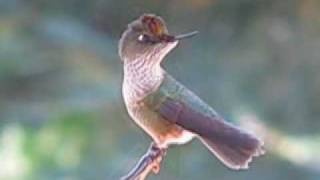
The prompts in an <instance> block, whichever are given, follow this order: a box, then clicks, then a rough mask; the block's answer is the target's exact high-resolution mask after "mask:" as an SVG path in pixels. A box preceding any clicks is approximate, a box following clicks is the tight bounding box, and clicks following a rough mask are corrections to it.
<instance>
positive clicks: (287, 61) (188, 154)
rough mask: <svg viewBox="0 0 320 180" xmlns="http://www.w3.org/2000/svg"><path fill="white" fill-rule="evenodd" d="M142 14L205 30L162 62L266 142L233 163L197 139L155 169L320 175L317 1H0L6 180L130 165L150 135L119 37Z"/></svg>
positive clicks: (96, 172) (53, 179)
mask: <svg viewBox="0 0 320 180" xmlns="http://www.w3.org/2000/svg"><path fill="white" fill-rule="evenodd" d="M145 12H148V13H156V14H158V15H160V16H162V17H163V18H164V19H165V20H166V21H167V24H168V27H169V30H170V31H171V32H172V33H173V34H178V33H183V32H188V31H191V30H198V31H199V32H200V34H199V35H198V36H196V37H195V38H192V39H190V40H186V41H183V42H181V43H180V45H179V46H178V48H177V49H176V50H174V52H172V53H171V54H170V55H169V56H168V57H167V60H166V61H165V63H164V66H165V68H166V69H167V70H168V71H169V72H170V73H171V74H173V76H174V77H176V78H177V79H178V80H179V81H181V82H182V83H183V84H185V85H186V86H187V87H189V88H190V89H191V90H193V91H194V92H195V93H197V94H198V95H199V96H200V97H201V98H203V99H204V100H205V101H206V102H208V103H209V104H210V105H212V106H213V107H215V109H216V110H217V111H218V112H220V113H221V114H222V115H224V116H225V117H226V118H227V119H230V120H232V121H234V122H236V123H239V124H240V125H243V126H246V127H247V128H248V129H250V128H251V130H252V131H256V132H257V133H258V134H260V135H261V136H262V137H263V138H265V140H266V148H267V150H268V153H267V154H266V155H265V156H264V157H262V158H259V159H257V160H256V161H255V162H253V164H252V165H251V168H250V170H248V171H241V172H234V171H230V170H228V169H227V168H225V167H224V166H222V165H221V163H220V162H218V160H216V158H214V157H213V156H212V155H211V154H210V153H209V152H208V151H207V150H206V149H205V148H204V146H202V145H201V143H200V142H199V141H193V142H192V143H190V144H187V145H184V146H180V147H173V148H172V149H170V150H169V152H168V155H167V157H166V159H165V160H164V162H163V164H162V170H161V173H160V175H157V176H151V177H150V179H155V180H162V179H163V180H182V179H186V180H193V179H201V180H209V179H210V180H212V179H216V180H232V179H237V180H248V179H259V180H289V179H297V180H299V179H303V180H319V179H320V130H319V129H320V1H318V0H304V1H301V0H300V1H299V0H237V1H232V0H215V1H210V0H185V1H179V0H167V1H165V0H162V1H161V0H145V1H138V0H130V1H120V0H118V1H114V0H91V1H89V0H87V1H85V0H69V1H64V0H55V1H50V0H28V1H23V0H0V179H1V180H91V179H94V180H95V179H96V180H102V179H104V180H105V179H107V180H109V179H110V180H113V179H119V177H120V176H121V175H124V174H125V173H127V172H128V171H129V170H130V168H132V167H133V166H134V165H135V163H136V162H137V160H138V159H139V158H140V156H141V155H142V154H143V153H144V152H145V151H146V149H147V147H148V146H149V143H150V138H149V137H147V136H146V135H145V134H144V133H143V132H142V131H141V129H139V128H138V127H137V126H136V125H135V124H134V123H133V122H132V121H131V120H130V118H129V116H128V115H127V112H126V110H125V107H124V104H123V101H122V97H121V79H122V64H121V61H120V59H119V57H118V53H117V45H118V40H119V37H120V35H121V33H122V32H123V30H124V29H125V28H126V25H127V24H128V23H129V22H131V21H132V20H134V19H135V18H137V17H138V16H140V15H141V14H142V13H145Z"/></svg>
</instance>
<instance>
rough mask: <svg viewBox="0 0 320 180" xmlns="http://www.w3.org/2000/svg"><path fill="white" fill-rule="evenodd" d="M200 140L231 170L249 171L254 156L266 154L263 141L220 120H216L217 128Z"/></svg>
mask: <svg viewBox="0 0 320 180" xmlns="http://www.w3.org/2000/svg"><path fill="white" fill-rule="evenodd" d="M200 139H201V141H202V142H203V143H204V144H205V145H206V146H207V147H208V149H209V150H210V151H211V152H212V153H213V154H215V155H216V156H217V157H218V159H219V160H221V161H222V162H223V163H224V164H225V165H226V166H228V167H229V168H231V169H236V170H238V169H247V168H248V167H249V166H248V165H249V163H250V162H251V160H252V158H253V157H254V156H259V155H261V154H263V153H264V150H263V142H262V141H260V140H259V139H258V138H256V137H255V136H254V135H251V134H250V133H248V132H245V131H244V130H241V129H239V128H236V127H234V126H233V125H231V124H229V123H227V122H224V121H220V120H216V121H215V128H212V129H211V130H210V131H208V132H207V133H205V134H202V136H200Z"/></svg>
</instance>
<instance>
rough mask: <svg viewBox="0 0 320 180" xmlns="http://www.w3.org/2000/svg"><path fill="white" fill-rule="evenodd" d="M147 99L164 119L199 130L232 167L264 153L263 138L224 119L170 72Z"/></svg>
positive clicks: (218, 155)
mask: <svg viewBox="0 0 320 180" xmlns="http://www.w3.org/2000/svg"><path fill="white" fill-rule="evenodd" d="M145 102H146V104H147V105H149V106H150V108H152V109H153V110H154V111H156V112H157V113H159V114H160V116H162V117H163V118H164V119H166V120H168V121H170V122H172V123H175V124H177V125H179V126H181V127H183V128H184V129H186V130H188V131H190V132H193V133H195V134H197V135H198V136H199V137H200V138H201V140H202V141H203V142H204V143H205V144H206V145H207V147H208V148H209V149H210V150H211V151H212V152H213V153H214V154H215V155H216V156H217V157H218V158H219V159H220V160H221V161H222V162H224V163H225V164H226V165H227V166H228V167H230V168H232V169H243V168H247V167H248V163H249V162H250V161H251V159H252V157H253V156H257V155H260V154H261V153H262V142H261V141H259V140H258V139H257V138H256V137H255V136H253V135H251V134H249V133H247V132H246V131H243V130H241V129H239V128H236V127H235V126H233V125H232V124H230V123H228V122H226V121H224V120H223V118H222V117H221V116H219V115H218V114H217V113H216V112H215V111H214V110H213V109H212V108H211V107H210V106H209V105H207V104H206V103H205V102H203V101H202V100H201V99H200V98H199V97H198V96H196V95H195V94H194V93H192V92H191V91H190V90H188V89H187V88H185V87H184V86H183V85H182V84H180V83H179V82H177V81H176V80H175V79H173V78H172V77H171V76H169V75H166V76H165V78H164V81H163V82H162V84H161V85H160V87H159V89H158V90H157V91H155V92H154V93H152V94H150V95H149V96H148V97H147V98H146V99H145Z"/></svg>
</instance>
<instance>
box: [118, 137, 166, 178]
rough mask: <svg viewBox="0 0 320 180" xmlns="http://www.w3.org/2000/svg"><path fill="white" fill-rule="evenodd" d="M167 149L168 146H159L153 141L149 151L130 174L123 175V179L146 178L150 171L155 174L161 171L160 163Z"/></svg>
mask: <svg viewBox="0 0 320 180" xmlns="http://www.w3.org/2000/svg"><path fill="white" fill-rule="evenodd" d="M166 151H167V149H166V148H159V147H158V146H157V145H156V144H155V143H151V145H150V147H149V149H148V151H147V153H146V154H145V155H144V156H143V157H142V158H141V159H140V160H139V162H138V163H137V165H136V166H135V167H134V168H133V169H132V170H131V171H130V172H129V174H128V175H126V176H125V177H122V178H121V180H137V179H139V180H144V179H145V177H146V176H147V175H148V174H149V172H150V171H152V172H153V173H155V174H157V173H159V171H160V163H161V161H162V159H163V157H164V156H165V154H166Z"/></svg>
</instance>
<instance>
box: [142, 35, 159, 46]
mask: <svg viewBox="0 0 320 180" xmlns="http://www.w3.org/2000/svg"><path fill="white" fill-rule="evenodd" d="M138 41H139V42H141V43H150V44H154V43H156V42H157V41H155V40H154V39H153V38H152V37H150V36H149V35H146V34H140V35H139V36H138Z"/></svg>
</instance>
